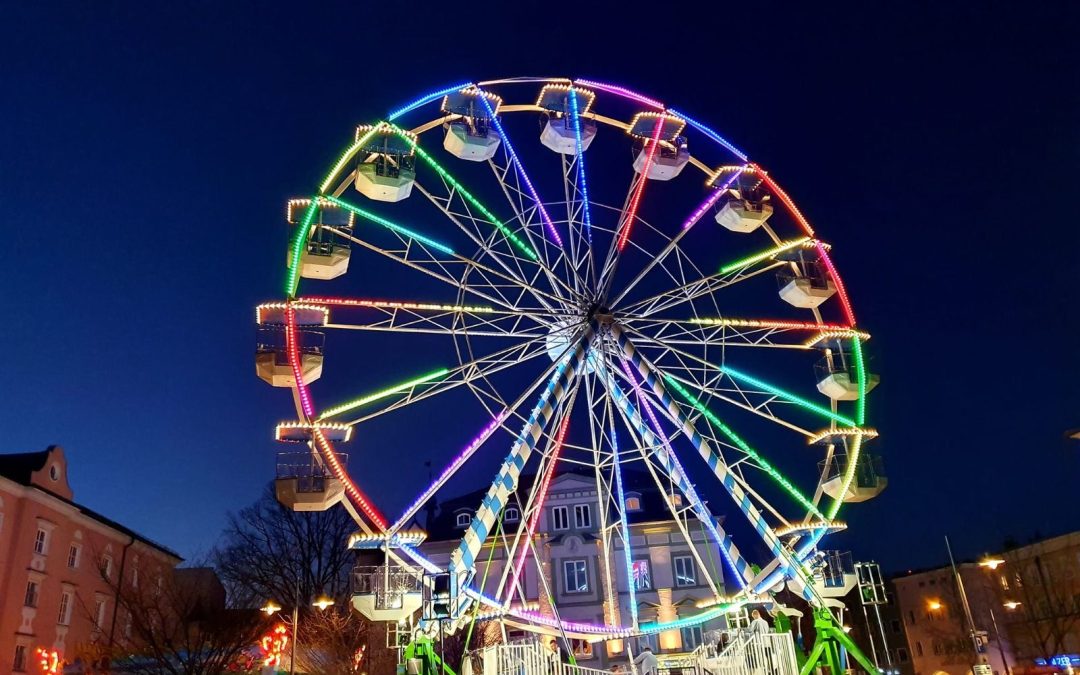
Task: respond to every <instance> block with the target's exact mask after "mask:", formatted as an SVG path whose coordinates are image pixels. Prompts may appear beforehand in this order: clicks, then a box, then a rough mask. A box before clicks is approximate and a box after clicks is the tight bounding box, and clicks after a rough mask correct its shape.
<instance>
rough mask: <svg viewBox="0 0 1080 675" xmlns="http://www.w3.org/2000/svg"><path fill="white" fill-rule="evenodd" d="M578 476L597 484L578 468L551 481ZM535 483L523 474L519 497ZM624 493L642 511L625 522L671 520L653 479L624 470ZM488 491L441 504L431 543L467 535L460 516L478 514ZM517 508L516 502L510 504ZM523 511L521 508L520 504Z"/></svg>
mask: <svg viewBox="0 0 1080 675" xmlns="http://www.w3.org/2000/svg"><path fill="white" fill-rule="evenodd" d="M570 476H578V477H580V478H585V479H588V480H589V481H595V472H594V470H593V469H591V468H590V469H585V468H581V467H576V466H565V467H562V466H561V467H559V471H558V473H556V474H555V476H554V477H553V479H552V484H553V486H554V484H555V483H556V482H557V481H558V480H559V479H560V478H564V477H570ZM535 480H536V473H535V472H534V473H529V474H522V475H521V477H520V478H519V479H518V491H519V494H521V493H524V494H527V493H528V490H529V489H530V488H531V487H532V484H533V482H535ZM622 482H623V493H624V494H625V495H627V496H629V495H637V496H638V497H639V498H640V500H641V508H640V509H639V510H636V511H627V513H626V520H627V523H628V524H630V525H635V524H639V523H655V522H661V521H669V520H671V513H670V511H669V510H668V507H667V504H666V503H665V501H664V497H663V495H662V494H661V492H660V490H659V488H658V487H657V485H656V482H655V481H654V480H653V478H652V476H651V475H650V474H649V473H648V472H646V471H641V470H637V469H629V468H623V470H622ZM487 491H488V488H483V489H480V490H473V491H472V492H468V493H465V494H463V495H460V496H457V497H452V498H450V499H446V500H444V501H442V502H440V503H439V506H438V512H437V513H436V515H435V517H434V518H433V519H430V520H429V522H428V523H427V526H426V527H425V528H424V529H425V530H426V531H427V534H428V541H449V540H458V539H460V538H461V537H462V535H463V534H464V531H465V529H464V528H462V527H460V526H458V525H457V522H456V521H457V514H458V513H461V512H468V513H469V515H470V517H471V516H472V515H473V514H474V513H475V512H476V509H477V507H479V506H480V502H481V501H482V500H483V498H484V495H485V494H487ZM510 503H511V504H514V503H515V502H514V501H511V502H510ZM517 506H518V507H519V508H520V507H521V506H523V505H522V504H517ZM519 524H520V521H519V522H518V523H513V524H511V523H507V522H506V521H505V520H504V521H503V523H502V528H503V531H504V532H515V531H517V528H518V525H519Z"/></svg>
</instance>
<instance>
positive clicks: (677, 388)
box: [664, 375, 825, 520]
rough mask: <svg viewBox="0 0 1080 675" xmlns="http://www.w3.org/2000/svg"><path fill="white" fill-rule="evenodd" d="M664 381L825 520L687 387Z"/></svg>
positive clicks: (800, 501)
mask: <svg viewBox="0 0 1080 675" xmlns="http://www.w3.org/2000/svg"><path fill="white" fill-rule="evenodd" d="M664 379H665V380H666V381H667V383H668V384H669V385H671V388H672V389H674V390H675V391H677V392H679V394H680V395H681V396H682V397H683V398H685V399H686V400H687V401H688V402H689V403H690V405H692V406H694V408H695V409H697V411H698V412H700V413H701V414H702V415H704V416H705V419H707V420H709V423H710V424H712V425H713V426H714V427H716V428H717V429H719V430H720V431H721V432H722V433H723V434H724V435H725V436H727V437H728V440H730V441H731V442H732V443H733V444H734V445H735V447H737V448H739V449H740V450H742V451H743V452H745V453H746V454H747V455H749V456H750V457H751V458H752V459H753V460H754V461H755V462H757V463H758V466H760V467H761V468H762V469H763V470H764V471H765V473H767V474H769V475H770V476H771V477H772V479H773V480H774V481H776V482H777V484H779V485H780V487H782V488H784V489H785V490H787V491H788V494H790V495H791V496H792V497H794V498H795V501H797V502H799V503H800V504H802V505H803V506H804V507H806V509H807V510H808V511H810V512H811V513H813V514H814V515H816V516H818V517H819V518H822V519H823V520H824V519H825V516H823V515H822V514H821V511H819V510H818V508H817V507H816V506H814V503H813V502H811V501H810V500H809V499H807V498H806V496H805V495H803V493H801V492H799V490H798V488H796V487H795V486H794V485H792V484H791V481H789V480H788V479H787V478H785V477H784V475H783V474H782V473H780V472H779V471H777V470H776V467H774V466H773V465H772V464H769V462H768V461H767V460H766V459H765V458H764V457H762V456H761V455H760V454H758V452H757V451H756V450H754V449H753V448H751V447H750V445H749V444H748V443H747V442H746V441H744V440H743V439H742V438H741V437H740V436H739V435H738V434H736V433H735V432H734V431H732V430H731V428H730V427H729V426H728V425H726V424H724V423H723V422H722V421H720V418H719V417H717V416H716V415H715V414H714V413H713V411H711V410H709V409H708V408H707V407H705V404H704V403H702V402H701V401H700V400H698V399H697V398H696V397H695V396H694V395H693V394H691V393H690V392H689V391H687V389H686V387H684V386H682V384H681V383H679V382H678V380H675V379H674V378H672V377H671V376H670V375H664Z"/></svg>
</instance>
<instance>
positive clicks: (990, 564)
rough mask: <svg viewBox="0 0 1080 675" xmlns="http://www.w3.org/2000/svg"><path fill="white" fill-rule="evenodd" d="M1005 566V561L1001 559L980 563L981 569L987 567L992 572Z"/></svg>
mask: <svg viewBox="0 0 1080 675" xmlns="http://www.w3.org/2000/svg"><path fill="white" fill-rule="evenodd" d="M1004 564H1005V561H1004V560H1002V559H1001V558H986V559H984V560H980V561H979V567H986V568H988V569H991V570H996V569H997V568H999V567H1001V566H1002V565H1004Z"/></svg>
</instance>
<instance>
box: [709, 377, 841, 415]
mask: <svg viewBox="0 0 1080 675" xmlns="http://www.w3.org/2000/svg"><path fill="white" fill-rule="evenodd" d="M718 368H719V370H720V372H722V373H723V374H725V375H727V376H728V377H730V378H731V379H733V380H738V381H739V382H742V383H743V384H748V385H750V386H752V387H757V388H759V389H761V390H762V391H766V392H768V393H770V394H772V395H773V396H779V397H780V398H782V399H785V400H787V401H788V402H790V403H795V404H797V405H799V406H802V407H803V408H805V409H807V410H809V411H811V412H816V413H817V414H819V415H822V416H823V417H828V418H829V419H831V420H836V421H837V422H840V423H841V424H846V425H848V426H849V427H857V426H859V425H858V424H856V423H855V420H853V419H851V418H850V417H845V416H844V415H841V414H839V413H834V412H833V411H832V410H829V409H828V408H826V407H824V406H820V405H818V404H816V403H814V402H812V401H808V400H806V399H805V398H802V397H800V396H796V395H795V394H792V393H791V392H790V391H785V390H783V389H781V388H780V387H777V386H774V385H771V384H769V383H768V382H763V381H762V380H759V379H757V378H756V377H752V376H750V375H747V374H745V373H741V372H739V371H737V370H735V369H734V368H730V367H728V366H723V367H718Z"/></svg>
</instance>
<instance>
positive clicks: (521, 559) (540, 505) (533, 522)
mask: <svg viewBox="0 0 1080 675" xmlns="http://www.w3.org/2000/svg"><path fill="white" fill-rule="evenodd" d="M569 426H570V415H569V414H567V416H566V418H565V419H563V423H562V427H560V428H559V436H558V438H556V439H555V450H554V451H553V452H552V455H551V464H550V465H548V468H547V471H545V472H544V478H543V480H542V481H541V482H540V497H539V498H538V502H537V504H536V509H535V510H534V511H533V514H532V518H530V519H529V525H528V528H526V530H525V536H526V540H525V542H524V543H523V544H522V546H521V551H520V552H519V553H518V559H517V562H515V563H514V579H513V581H512V582H511V583H510V586H509V587H508V588H507V591H506V592H507V593H508V594H512V593H513V592H514V589H515V588H517V585H518V581H519V580H520V579H521V570H522V568H523V566H524V564H525V554H526V553H528V552H529V542H530V541H532V537H533V533H535V532H536V526H537V524H539V522H540V514H542V513H543V512H544V501H545V500H546V499H547V493H548V486H550V485H551V477H552V476H553V475H554V474H555V463H556V460H558V459H559V452H560V451H561V450H562V444H563V440H564V439H565V438H566V430H567V428H569Z"/></svg>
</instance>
